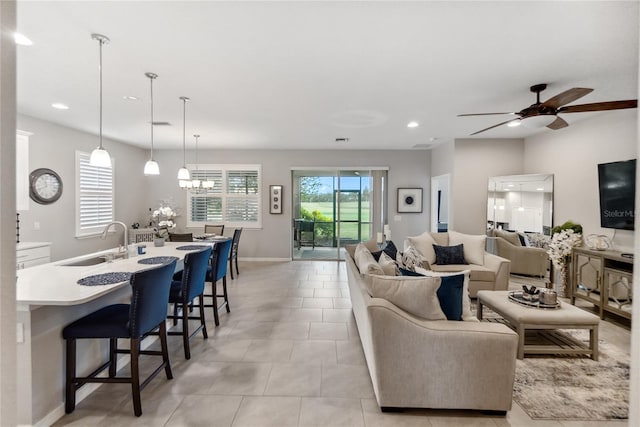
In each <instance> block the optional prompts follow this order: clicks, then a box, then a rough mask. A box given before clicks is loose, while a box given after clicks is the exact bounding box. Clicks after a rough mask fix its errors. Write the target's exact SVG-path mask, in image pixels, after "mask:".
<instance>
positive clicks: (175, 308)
mask: <svg viewBox="0 0 640 427" xmlns="http://www.w3.org/2000/svg"><path fill="white" fill-rule="evenodd" d="M177 324H178V304H173V326H176V325H177Z"/></svg>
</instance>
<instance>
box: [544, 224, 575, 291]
mask: <svg viewBox="0 0 640 427" xmlns="http://www.w3.org/2000/svg"><path fill="white" fill-rule="evenodd" d="M551 232H552V236H551V242H550V243H549V250H548V251H547V254H549V258H550V259H551V262H552V263H553V266H554V267H556V268H557V269H558V272H559V281H560V283H558V284H557V285H558V286H557V287H556V290H557V291H558V295H560V296H567V295H569V286H570V285H569V263H570V262H571V250H572V249H573V248H574V247H576V246H581V245H582V226H581V225H580V224H575V223H573V222H571V221H567V222H565V223H564V224H562V225H560V226H557V227H553V229H552V231H551Z"/></svg>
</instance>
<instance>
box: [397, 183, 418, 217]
mask: <svg viewBox="0 0 640 427" xmlns="http://www.w3.org/2000/svg"><path fill="white" fill-rule="evenodd" d="M398 213H422V188H398Z"/></svg>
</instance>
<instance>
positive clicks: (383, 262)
mask: <svg viewBox="0 0 640 427" xmlns="http://www.w3.org/2000/svg"><path fill="white" fill-rule="evenodd" d="M378 264H379V265H380V267H381V268H382V271H384V274H385V276H397V275H398V264H396V260H395V259H393V258H391V257H390V256H389V255H387V254H386V253H385V252H382V253H381V254H380V258H379V259H378Z"/></svg>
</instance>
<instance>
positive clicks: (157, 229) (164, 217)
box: [151, 206, 177, 246]
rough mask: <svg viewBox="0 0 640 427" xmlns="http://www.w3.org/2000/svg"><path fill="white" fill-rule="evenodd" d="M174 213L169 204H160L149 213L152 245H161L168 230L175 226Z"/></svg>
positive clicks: (167, 234) (167, 235) (165, 238)
mask: <svg viewBox="0 0 640 427" xmlns="http://www.w3.org/2000/svg"><path fill="white" fill-rule="evenodd" d="M176 216H177V215H176V213H175V211H174V210H173V209H171V207H169V206H160V207H159V208H158V209H156V210H155V211H153V213H152V214H151V223H152V225H153V234H154V240H153V245H154V246H163V245H164V242H165V241H166V240H167V238H168V237H169V230H173V229H174V228H176V223H175V221H174V219H175V217H176Z"/></svg>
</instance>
